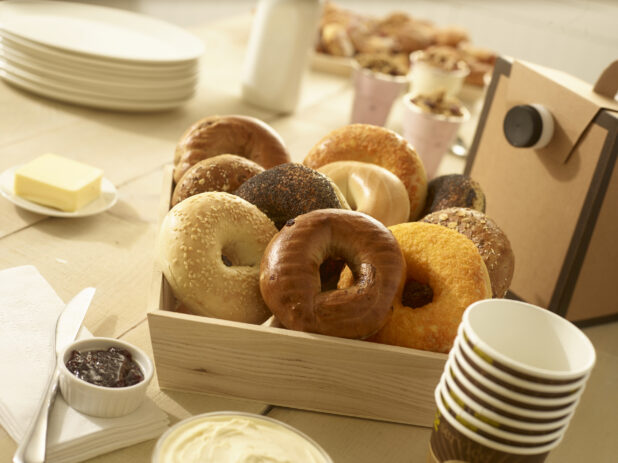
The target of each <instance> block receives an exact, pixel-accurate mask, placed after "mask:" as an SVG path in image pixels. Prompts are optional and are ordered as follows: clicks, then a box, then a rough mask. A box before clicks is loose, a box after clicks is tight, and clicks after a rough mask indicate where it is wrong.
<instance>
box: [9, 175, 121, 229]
mask: <svg viewBox="0 0 618 463" xmlns="http://www.w3.org/2000/svg"><path fill="white" fill-rule="evenodd" d="M19 167H20V166H15V167H11V168H9V169H7V170H5V171H4V172H2V174H0V193H1V194H2V196H4V197H5V198H6V199H8V200H9V201H11V202H12V203H13V204H15V205H16V206H19V207H21V208H23V209H26V210H28V211H30V212H35V213H37V214H42V215H49V216H52V217H87V216H89V215H94V214H100V213H101V212H104V211H106V210H108V209H109V208H110V207H112V206H113V205H114V204H116V201H118V192H117V191H116V187H115V186H114V184H113V183H112V182H110V181H109V180H107V179H106V178H105V177H104V178H103V180H102V182H101V196H99V197H98V198H97V199H95V200H94V201H92V202H91V203H90V204H88V205H86V206H84V207H83V208H81V209H80V210H78V211H75V212H64V211H61V210H59V209H54V208H53V207H47V206H42V205H41V204H37V203H33V202H32V201H28V200H27V199H24V198H21V197H19V196H17V195H16V194H15V193H14V192H13V180H14V179H15V170H17V169H19Z"/></svg>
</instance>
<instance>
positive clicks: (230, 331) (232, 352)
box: [148, 169, 446, 426]
mask: <svg viewBox="0 0 618 463" xmlns="http://www.w3.org/2000/svg"><path fill="white" fill-rule="evenodd" d="M166 181H167V185H169V187H164V192H163V195H162V202H161V204H162V207H161V211H162V214H164V213H165V212H167V210H168V208H169V198H170V194H171V170H170V169H168V170H167V171H166ZM150 300H151V305H150V307H151V308H152V309H153V310H152V311H151V312H150V313H149V314H148V324H149V328H150V336H151V341H152V348H153V354H154V360H155V365H156V369H157V375H158V381H159V385H160V386H161V387H162V388H168V389H176V390H184V391H191V392H200V393H209V394H215V395H223V396H230V397H236V398H244V399H251V400H258V401H261V402H267V403H271V404H274V405H281V406H286V407H292V408H301V409H306V410H316V411H322V412H329V413H336V414H342V415H349V416H356V417H363V418H371V419H377V420H385V421H392V422H399V423H407V424H415V425H421V426H430V425H431V423H432V420H433V415H434V411H435V405H434V398H433V391H434V389H435V387H436V385H437V384H438V382H439V379H440V375H441V374H442V371H443V368H444V363H445V361H446V355H444V354H437V353H431V352H423V351H418V350H414V349H406V348H401V347H394V346H387V345H381V344H375V343H370V342H365V341H357V340H349V339H341V338H336V337H331V336H323V335H316V334H310V333H302V332H297V331H291V330H286V329H281V328H273V327H266V326H261V325H250V324H246V323H238V322H231V321H226V320H219V319H213V318H208V317H199V316H195V315H187V314H181V313H177V312H174V311H173V308H174V305H175V300H174V296H173V294H172V292H171V290H170V288H169V285H168V284H167V282H166V281H165V278H164V277H163V275H162V274H161V272H160V271H158V270H155V275H154V279H153V285H152V294H151V299H150Z"/></svg>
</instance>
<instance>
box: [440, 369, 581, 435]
mask: <svg viewBox="0 0 618 463" xmlns="http://www.w3.org/2000/svg"><path fill="white" fill-rule="evenodd" d="M445 371H446V372H447V374H451V373H452V375H451V377H452V380H453V381H454V383H455V384H457V385H458V386H459V387H460V389H462V390H463V392H466V393H467V395H468V396H469V397H472V398H473V399H475V401H476V402H478V403H480V404H481V405H483V406H485V407H486V408H489V409H491V410H493V411H495V412H496V413H498V414H501V415H504V416H506V417H509V418H514V419H518V420H521V421H531V422H542V423H549V422H555V421H562V420H564V419H565V418H566V417H567V416H569V415H571V414H572V413H573V412H574V411H575V408H576V407H577V404H578V403H579V399H576V400H575V402H574V403H573V404H571V405H569V406H568V407H564V408H560V409H557V410H534V409H530V408H523V407H517V406H515V405H512V404H509V403H506V402H504V401H502V400H500V399H498V398H496V397H495V396H493V395H490V394H488V393H487V392H485V391H483V390H482V389H479V388H478V387H477V386H476V385H474V384H473V383H472V382H470V380H469V379H468V378H467V377H466V376H465V375H464V374H463V373H462V371H461V370H460V368H459V366H458V365H457V363H456V362H455V361H454V359H453V358H450V357H449V359H448V360H447V362H446V366H445Z"/></svg>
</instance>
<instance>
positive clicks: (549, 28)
mask: <svg viewBox="0 0 618 463" xmlns="http://www.w3.org/2000/svg"><path fill="white" fill-rule="evenodd" d="M256 2H257V0H175V1H173V0H91V1H90V2H89V3H99V4H104V5H109V6H114V7H118V8H126V9H131V10H135V11H141V12H144V13H147V14H151V15H153V16H158V17H161V18H163V19H166V20H168V21H171V22H175V23H177V24H181V25H184V26H191V25H195V24H199V23H203V22H205V21H210V20H216V19H218V18H221V17H225V16H228V15H232V14H242V13H245V12H247V11H250V10H251V9H252V8H253V7H254V6H255V4H256ZM335 3H337V4H340V5H341V6H345V7H347V8H351V9H354V10H356V11H362V12H367V13H372V14H376V15H384V14H386V13H388V12H390V11H394V10H401V11H406V12H408V13H410V14H412V15H415V16H418V17H421V18H425V19H431V20H432V21H434V22H435V23H436V24H438V25H449V24H455V25H459V26H463V27H466V28H467V29H468V30H469V31H470V35H471V37H472V41H473V42H474V43H476V44H478V45H483V46H486V47H489V48H492V49H495V50H497V51H498V52H500V53H502V54H505V55H509V56H513V57H515V58H519V59H523V60H528V61H532V62H535V63H539V64H543V65H545V66H548V67H553V68H556V69H561V70H563V71H566V72H569V73H571V74H573V75H576V76H578V77H580V78H582V79H584V80H586V81H588V82H594V80H595V79H596V77H597V76H598V75H599V74H600V72H601V71H602V70H603V69H604V68H605V66H606V65H607V64H609V63H610V62H611V61H613V60H616V59H618V0H338V1H336V2H335Z"/></svg>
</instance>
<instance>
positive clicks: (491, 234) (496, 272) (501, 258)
mask: <svg viewBox="0 0 618 463" xmlns="http://www.w3.org/2000/svg"><path fill="white" fill-rule="evenodd" d="M422 221H423V222H427V223H434V224H438V225H442V226H445V227H447V228H451V229H453V230H455V231H458V232H459V233H461V234H462V235H464V236H465V237H467V238H469V239H470V240H472V242H473V243H474V244H475V246H476V247H477V249H478V250H479V253H480V254H481V257H482V258H483V261H484V262H485V266H486V267H487V271H488V272H489V279H490V281H491V290H492V295H493V297H499V298H500V297H504V295H505V294H506V292H507V291H508V289H509V287H510V285H511V280H512V279H513V272H514V270H515V256H514V254H513V250H512V249H511V243H510V241H509V239H508V238H507V236H506V235H505V233H504V232H503V231H502V229H501V228H500V227H499V226H498V225H497V224H496V222H494V221H493V220H491V219H490V218H489V217H487V216H486V215H485V214H483V213H482V212H479V211H476V210H473V209H468V208H463V207H452V208H448V209H444V210H441V211H436V212H434V213H432V214H429V215H428V216H426V217H424V218H423V219H422Z"/></svg>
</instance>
